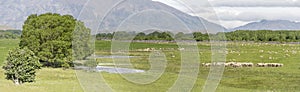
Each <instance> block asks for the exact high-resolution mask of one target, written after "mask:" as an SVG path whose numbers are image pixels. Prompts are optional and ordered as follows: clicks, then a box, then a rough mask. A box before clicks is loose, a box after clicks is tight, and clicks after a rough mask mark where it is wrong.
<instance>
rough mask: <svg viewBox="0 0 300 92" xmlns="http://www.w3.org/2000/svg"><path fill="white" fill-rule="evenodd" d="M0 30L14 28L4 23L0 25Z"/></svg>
mask: <svg viewBox="0 0 300 92" xmlns="http://www.w3.org/2000/svg"><path fill="white" fill-rule="evenodd" d="M0 30H15V28H13V27H9V26H5V25H0Z"/></svg>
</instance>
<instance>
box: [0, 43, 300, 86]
mask: <svg viewBox="0 0 300 92" xmlns="http://www.w3.org/2000/svg"><path fill="white" fill-rule="evenodd" d="M18 42H19V40H3V39H1V40H0V43H1V44H0V65H1V67H2V66H3V64H4V61H5V57H6V56H7V52H8V50H9V49H11V48H14V47H17V46H18ZM95 46H96V47H95V49H96V51H95V54H96V55H111V54H112V53H110V49H111V48H110V46H111V42H110V41H96V42H95ZM178 47H179V46H177V44H176V43H160V44H158V43H132V44H130V51H129V53H127V54H128V55H131V56H137V58H130V62H131V64H132V65H133V66H134V67H135V68H137V69H142V70H148V69H150V68H151V65H150V63H149V62H148V61H149V60H148V59H149V58H148V57H149V55H150V54H151V52H147V51H139V50H141V49H146V48H155V49H162V50H161V52H162V53H163V54H164V55H165V56H166V59H167V67H166V69H165V71H164V73H163V74H162V75H161V77H160V78H159V79H157V80H156V81H154V82H152V83H150V84H137V83H133V82H130V81H129V80H126V79H125V78H123V77H122V76H121V75H119V74H111V73H106V72H102V73H96V72H87V71H78V72H77V74H79V77H80V78H86V80H89V82H82V83H80V82H79V80H78V76H76V72H75V70H73V69H66V70H63V69H60V68H42V69H41V70H38V72H37V76H36V82H34V83H25V84H24V85H19V86H16V85H14V84H13V82H12V81H9V80H6V79H5V76H4V74H3V73H4V71H3V69H0V91H1V92H82V91H83V90H89V89H99V91H104V90H101V88H98V87H97V86H94V85H93V84H95V85H96V84H97V83H90V82H97V81H93V80H97V79H98V78H103V79H104V80H105V81H102V82H105V83H107V85H108V86H109V87H111V88H112V89H113V90H114V91H117V92H141V91H145V92H165V91H167V90H168V89H169V88H170V87H172V85H173V84H174V82H175V81H176V79H177V78H178V74H179V71H180V65H181V53H180V51H179V50H177V49H178ZM197 47H198V51H199V55H200V57H199V59H200V61H199V62H200V63H203V62H210V61H211V56H212V55H211V54H212V52H211V45H210V44H209V43H208V42H199V43H198V45H197ZM226 48H227V52H225V53H227V54H226V61H227V62H230V61H233V62H252V63H261V62H274V63H283V64H284V66H283V67H277V68H275V67H273V68H271V67H269V68H263V67H251V68H249V67H247V68H245V67H244V68H230V67H226V68H225V70H224V74H223V77H222V79H221V81H220V84H219V86H218V88H217V92H299V91H300V45H299V44H267V43H250V42H249V43H248V42H228V43H227V46H226ZM96 60H97V62H99V63H111V62H113V60H112V59H110V58H99V59H96ZM209 69H210V68H209V67H204V66H200V68H199V73H198V76H197V81H196V83H195V85H194V86H193V89H192V90H191V91H193V92H199V91H201V90H202V89H203V86H204V84H205V81H206V79H207V75H208V73H209ZM129 75H130V74H129ZM97 76H99V77H97ZM191 77H195V76H184V78H186V79H187V80H188V79H189V78H191ZM81 81H82V80H81ZM82 85H91V86H89V87H88V89H87V88H84V87H82Z"/></svg>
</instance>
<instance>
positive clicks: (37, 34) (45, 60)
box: [20, 13, 91, 67]
mask: <svg viewBox="0 0 300 92" xmlns="http://www.w3.org/2000/svg"><path fill="white" fill-rule="evenodd" d="M76 26H79V28H75V27H76ZM75 29H76V32H78V33H79V34H82V33H84V34H82V35H81V36H80V37H81V38H86V39H84V40H81V42H80V43H81V45H80V46H86V47H88V49H90V48H91V47H90V46H89V45H87V44H89V41H87V40H89V38H90V36H89V35H90V34H89V33H90V29H88V28H86V27H85V26H84V24H83V23H82V22H80V21H78V20H76V19H74V17H72V16H71V15H60V14H55V13H46V14H41V15H36V14H32V15H30V16H29V17H28V18H27V20H26V21H25V23H24V25H23V31H22V36H21V42H20V48H24V47H28V49H30V50H32V51H33V52H34V53H35V55H36V56H37V57H39V58H40V62H41V63H42V64H43V65H44V66H51V67H70V66H71V65H72V60H73V53H72V47H73V45H72V41H73V32H74V30H75ZM85 32H86V33H85ZM76 37H78V36H76ZM77 43H78V42H77ZM79 48H83V47H78V46H77V48H76V49H77V50H85V49H79ZM90 54H91V52H90V51H89V52H88V53H83V54H80V57H81V58H84V57H87V56H88V55H90Z"/></svg>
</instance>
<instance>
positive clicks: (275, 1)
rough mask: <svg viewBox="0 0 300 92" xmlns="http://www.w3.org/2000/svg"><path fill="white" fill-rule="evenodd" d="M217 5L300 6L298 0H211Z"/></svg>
mask: <svg viewBox="0 0 300 92" xmlns="http://www.w3.org/2000/svg"><path fill="white" fill-rule="evenodd" d="M210 2H211V3H212V5H213V6H215V7H300V1H298V0H211V1H210Z"/></svg>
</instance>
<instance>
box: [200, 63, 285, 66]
mask: <svg viewBox="0 0 300 92" xmlns="http://www.w3.org/2000/svg"><path fill="white" fill-rule="evenodd" d="M217 65H225V67H254V66H255V64H253V63H250V62H228V63H224V62H214V63H202V66H206V67H209V66H217ZM282 66H283V64H281V63H257V64H256V67H282Z"/></svg>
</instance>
